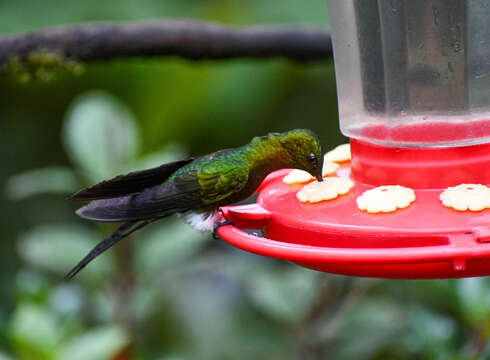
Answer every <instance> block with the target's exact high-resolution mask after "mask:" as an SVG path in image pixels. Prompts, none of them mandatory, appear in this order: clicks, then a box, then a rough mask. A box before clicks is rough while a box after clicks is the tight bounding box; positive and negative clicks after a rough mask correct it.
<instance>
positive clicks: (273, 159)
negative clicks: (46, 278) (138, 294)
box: [66, 129, 323, 279]
mask: <svg viewBox="0 0 490 360" xmlns="http://www.w3.org/2000/svg"><path fill="white" fill-rule="evenodd" d="M322 167H323V155H322V148H321V144H320V141H319V139H318V137H317V136H316V135H315V134H314V133H313V132H312V131H310V130H306V129H296V130H290V131H287V132H283V133H270V134H268V135H266V136H260V137H254V138H253V139H252V140H251V141H250V143H248V144H246V145H244V146H241V147H238V148H233V149H225V150H220V151H217V152H214V153H211V154H208V155H204V156H200V157H197V158H189V159H184V160H179V161H175V162H170V163H165V164H163V165H160V166H158V167H155V168H151V169H146V170H141V171H134V172H130V173H128V174H125V175H119V176H116V177H114V178H112V179H109V180H105V181H102V182H100V183H98V184H95V185H93V186H91V187H88V188H84V189H82V190H80V191H78V192H76V193H75V194H73V195H72V196H71V197H69V199H70V200H82V201H91V202H90V203H89V204H87V205H85V206H83V207H81V208H80V209H78V210H77V211H76V213H77V215H78V216H80V217H82V218H84V219H88V220H93V221H99V222H122V224H121V225H120V226H119V227H118V228H117V229H116V230H115V231H114V232H113V233H112V234H111V235H109V236H108V237H106V238H105V239H104V240H102V241H101V242H100V243H98V244H97V245H96V246H95V247H94V248H93V249H92V250H91V251H90V252H89V253H88V254H87V255H86V256H85V257H84V258H83V259H82V260H81V261H80V262H79V263H78V264H77V265H76V266H75V267H74V268H73V269H72V270H71V271H70V272H69V273H68V274H67V275H66V278H67V279H71V278H73V277H74V276H75V275H76V274H77V273H78V272H79V271H80V270H82V269H83V268H84V267H85V266H86V265H87V264H88V263H90V262H91V261H92V260H93V259H95V258H96V257H97V256H99V255H100V254H102V253H103V252H104V251H106V250H108V249H109V248H111V247H112V246H113V245H115V244H116V243H117V242H119V241H120V240H122V239H124V238H125V237H127V236H128V235H130V234H131V233H133V232H134V231H136V230H138V229H141V228H142V227H144V226H146V225H148V224H150V223H152V222H154V221H156V220H158V219H161V218H164V217H167V216H169V215H172V214H175V213H178V214H180V215H181V216H182V217H183V219H184V220H185V221H186V222H187V223H188V224H189V225H190V226H192V227H193V228H195V229H197V230H199V231H210V232H211V231H213V233H214V234H216V230H217V229H218V227H220V226H223V225H225V224H229V223H230V222H229V221H224V220H223V217H222V215H221V214H220V211H219V208H220V206H224V205H230V204H233V203H236V202H240V201H243V200H245V199H247V198H248V197H249V196H251V195H252V194H253V193H254V192H255V190H256V189H257V187H258V186H259V185H260V184H261V183H262V181H263V180H264V178H265V177H266V176H267V175H268V174H269V173H271V172H273V171H275V170H279V169H283V168H296V169H301V170H305V171H307V172H309V173H310V174H311V175H312V176H314V177H316V178H317V179H318V181H322V180H323V178H322Z"/></svg>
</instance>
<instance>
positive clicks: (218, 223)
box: [213, 220, 235, 240]
mask: <svg viewBox="0 0 490 360" xmlns="http://www.w3.org/2000/svg"><path fill="white" fill-rule="evenodd" d="M225 225H235V224H234V223H233V221H231V220H223V221H219V222H216V223H215V224H214V230H213V238H214V239H215V240H218V239H219V236H218V233H217V232H218V229H219V228H220V227H222V226H225Z"/></svg>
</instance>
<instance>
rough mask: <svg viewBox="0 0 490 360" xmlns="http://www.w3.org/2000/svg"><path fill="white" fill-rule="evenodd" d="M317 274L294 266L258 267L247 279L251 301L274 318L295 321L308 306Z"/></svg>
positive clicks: (314, 290) (289, 321) (314, 289)
mask: <svg viewBox="0 0 490 360" xmlns="http://www.w3.org/2000/svg"><path fill="white" fill-rule="evenodd" d="M317 279H318V273H316V272H314V271H312V270H307V269H303V268H300V267H297V266H288V267H283V266H281V267H278V268H269V269H267V268H261V269H259V270H258V271H255V272H254V273H253V274H252V275H251V276H250V278H249V281H248V288H249V290H250V295H251V298H252V302H253V303H254V304H255V305H256V306H257V307H258V308H260V309H261V310H263V311H264V312H265V313H267V314H269V315H270V316H272V317H274V318H276V319H277V320H280V321H283V322H286V323H294V322H297V321H299V320H300V319H301V318H302V317H303V316H304V315H305V313H306V312H307V311H308V309H309V308H310V307H311V306H312V303H313V301H314V299H315V294H316V289H317Z"/></svg>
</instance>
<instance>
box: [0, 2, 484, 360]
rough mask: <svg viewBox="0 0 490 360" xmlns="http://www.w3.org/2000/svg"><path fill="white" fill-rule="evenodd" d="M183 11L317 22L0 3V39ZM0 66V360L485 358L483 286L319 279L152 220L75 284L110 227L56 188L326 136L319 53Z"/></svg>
mask: <svg viewBox="0 0 490 360" xmlns="http://www.w3.org/2000/svg"><path fill="white" fill-rule="evenodd" d="M158 18H193V19H201V20H213V21H218V22H222V23H224V24H230V25H251V24H297V25H298V26H300V25H303V24H306V25H315V26H321V27H326V28H328V16H327V9H326V6H325V4H324V1H323V0H310V1H308V2H304V1H292V0H274V1H272V0H268V1H258V0H249V1H238V0H221V1H219V0H187V1H182V0H160V1H154V0H153V1H152V0H140V1H129V0H124V1H118V2H113V1H107V0H97V1H95V0H87V1H74V0H73V1H65V2H59V1H54V0H48V1H42V2H40V1H36V0H17V1H0V32H1V33H2V34H10V33H14V32H20V31H25V30H31V29H36V28H39V27H45V26H52V25H58V24H71V23H76V22H82V21H102V20H104V21H105V20H144V19H158ZM80 66H82V67H83V69H82V70H83V71H76V72H73V71H67V70H66V69H61V68H57V67H54V68H51V67H47V68H41V69H21V70H19V71H12V69H10V71H7V72H4V73H1V74H0V153H1V154H2V166H1V168H0V174H1V176H0V181H1V183H0V186H1V187H2V197H1V200H0V212H1V217H0V224H1V242H0V246H1V247H0V249H1V252H0V284H1V287H0V295H1V297H0V305H1V307H0V349H2V351H1V352H0V359H4V358H5V359H11V358H12V359H17V358H20V359H87V360H88V359H90V360H91V359H129V358H131V359H165V360H180V359H297V358H300V359H327V358H328V359H361V358H362V359H473V358H481V359H483V358H490V347H489V345H488V336H489V334H490V315H489V314H490V311H489V308H490V283H489V281H488V279H486V278H474V279H464V280H437V281H395V280H376V279H358V278H348V277H342V276H336V275H329V274H322V273H317V272H314V271H310V270H306V269H302V268H299V267H297V266H295V265H291V264H289V263H285V262H282V261H276V260H272V259H267V258H262V257H259V256H255V255H251V254H248V253H245V252H242V251H240V250H237V249H234V248H232V247H230V246H229V245H227V244H225V243H223V242H221V241H215V240H212V239H211V238H210V237H208V236H202V235H200V234H197V233H195V232H193V231H192V230H190V229H188V228H187V227H186V226H185V225H183V224H181V223H180V222H179V221H178V220H175V219H169V220H168V221H164V222H162V223H161V224H155V225H154V227H153V228H149V229H148V230H145V231H142V232H141V233H140V234H136V235H135V236H132V237H131V238H130V239H128V241H125V242H124V243H122V244H120V245H118V246H117V247H116V248H115V249H113V250H112V251H111V252H108V253H107V254H105V255H103V256H102V257H101V258H100V259H98V260H96V261H95V262H94V263H93V264H91V265H90V266H89V267H88V268H87V269H86V270H84V271H83V272H82V273H81V274H80V276H79V277H77V278H76V279H75V280H74V281H72V282H70V283H64V282H63V281H62V276H63V275H64V274H65V273H66V272H67V271H68V270H69V269H70V268H71V266H72V265H74V264H75V263H76V262H77V261H78V260H79V259H80V258H81V257H82V256H83V255H85V253H86V252H87V251H88V249H90V247H91V246H92V245H93V244H94V243H95V242H96V241H98V240H100V239H102V237H103V236H104V235H105V234H107V233H108V232H110V231H111V229H113V227H112V226H111V225H94V224H91V223H88V222H86V221H83V220H81V219H79V218H77V217H76V216H75V215H74V210H75V209H76V208H77V204H74V203H70V202H68V201H66V200H65V197H66V195H67V194H69V193H70V192H72V191H74V190H76V189H78V188H79V187H82V186H86V185H88V184H92V183H94V182H96V181H99V180H102V179H103V178H107V177H109V176H113V175H115V174H117V173H119V172H124V171H129V170H132V169H137V168H143V167H145V166H150V165H152V164H158V163H160V162H163V161H168V160H170V159H173V158H177V157H182V156H185V155H186V154H188V155H199V154H205V153H209V152H212V151H215V150H218V149H221V148H227V147H234V146H238V145H242V144H244V143H246V142H248V141H249V140H250V139H251V138H252V137H253V136H256V135H263V134H266V133H267V132H270V131H283V130H288V129H292V128H299V127H302V128H310V129H312V130H314V131H315V132H316V133H317V134H319V136H320V138H321V140H322V142H323V144H324V146H325V147H326V148H333V147H334V146H335V145H338V144H340V143H343V142H345V141H346V139H345V138H343V137H342V136H341V134H340V132H339V130H338V119H337V107H336V93H335V79H334V72H333V64H332V63H331V62H328V61H326V62H315V63H309V64H303V63H295V62H291V61H287V60H283V59H274V60H237V59H233V60H220V61H200V62H192V61H186V60H182V59H179V58H172V57H169V58H164V59H163V58H162V59H158V58H154V59H139V60H134V59H132V60H115V61H107V62H99V63H90V64H80Z"/></svg>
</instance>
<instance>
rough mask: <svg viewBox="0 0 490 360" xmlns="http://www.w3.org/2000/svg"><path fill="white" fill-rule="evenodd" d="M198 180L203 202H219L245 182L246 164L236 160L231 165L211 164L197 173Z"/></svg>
mask: <svg viewBox="0 0 490 360" xmlns="http://www.w3.org/2000/svg"><path fill="white" fill-rule="evenodd" d="M198 181H199V186H200V188H201V193H202V201H203V203H204V204H207V205H213V204H216V203H221V202H223V201H226V199H227V198H229V197H230V196H232V195H234V194H236V193H237V192H239V191H240V190H242V189H243V187H244V186H245V185H246V184H247V181H248V166H247V164H246V163H243V162H237V161H235V162H234V164H233V166H213V165H211V166H208V167H206V168H203V169H202V170H201V171H200V172H199V173H198Z"/></svg>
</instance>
